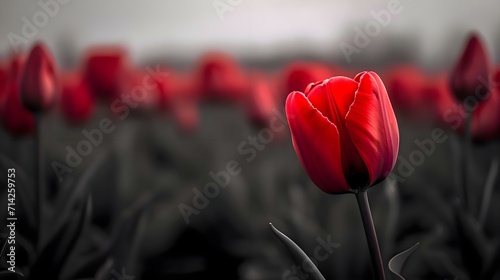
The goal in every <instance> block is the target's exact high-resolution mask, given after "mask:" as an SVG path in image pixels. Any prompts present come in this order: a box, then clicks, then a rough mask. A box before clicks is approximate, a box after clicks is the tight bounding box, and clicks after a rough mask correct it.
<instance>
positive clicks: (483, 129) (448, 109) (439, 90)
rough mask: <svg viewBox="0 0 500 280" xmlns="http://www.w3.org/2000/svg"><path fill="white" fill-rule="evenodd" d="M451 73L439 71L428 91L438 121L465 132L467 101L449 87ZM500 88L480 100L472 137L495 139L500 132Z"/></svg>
mask: <svg viewBox="0 0 500 280" xmlns="http://www.w3.org/2000/svg"><path fill="white" fill-rule="evenodd" d="M448 81H449V78H448V77H447V75H438V76H436V77H435V78H434V79H432V80H431V81H429V83H428V84H427V85H426V86H425V88H424V91H425V94H426V95H427V96H428V99H429V100H430V101H432V103H430V104H432V106H433V109H434V112H435V117H436V119H437V121H438V122H439V123H441V124H443V125H445V126H448V127H450V128H451V129H453V130H456V131H457V132H458V133H464V126H465V115H466V112H465V104H463V103H460V102H458V101H457V100H456V99H455V98H453V94H452V93H451V92H450V89H449V87H448ZM498 108H500V91H499V90H498V89H496V88H495V89H493V90H492V92H491V93H490V94H489V96H488V99H487V100H486V101H484V102H479V103H478V104H477V106H476V108H475V110H474V111H473V113H472V123H471V137H472V140H473V141H475V142H486V141H490V140H493V139H495V138H496V137H498V135H499V133H500V110H498Z"/></svg>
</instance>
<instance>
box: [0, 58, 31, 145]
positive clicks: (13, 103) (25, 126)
mask: <svg viewBox="0 0 500 280" xmlns="http://www.w3.org/2000/svg"><path fill="white" fill-rule="evenodd" d="M23 65H24V60H23V57H22V56H20V55H17V56H15V57H13V58H12V60H11V61H10V64H9V74H10V75H9V77H8V81H7V86H6V93H5V94H6V96H5V99H4V102H3V105H2V106H1V107H0V120H1V121H2V124H3V126H4V127H5V128H6V129H7V130H8V131H10V132H11V133H13V134H15V135H24V134H30V133H33V132H34V130H35V117H34V116H33V114H32V113H31V112H30V111H28V110H27V109H26V108H25V107H24V106H23V105H22V104H21V98H20V94H19V81H20V72H21V71H20V69H21V68H22V67H23Z"/></svg>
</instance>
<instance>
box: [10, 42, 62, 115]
mask: <svg viewBox="0 0 500 280" xmlns="http://www.w3.org/2000/svg"><path fill="white" fill-rule="evenodd" d="M20 91H21V92H20V94H21V101H22V103H23V105H24V106H25V107H26V108H27V109H28V110H30V111H32V112H40V111H45V110H47V109H49V108H50V107H51V106H52V105H53V104H54V102H55V100H56V97H57V94H58V93H59V85H58V81H57V78H56V71H55V67H54V62H53V59H52V57H51V56H50V54H49V51H48V50H47V48H46V47H45V46H44V45H43V44H41V43H38V44H36V45H35V46H34V47H33V49H31V52H30V54H29V57H28V60H27V61H26V64H25V66H24V69H23V73H22V76H21V85H20Z"/></svg>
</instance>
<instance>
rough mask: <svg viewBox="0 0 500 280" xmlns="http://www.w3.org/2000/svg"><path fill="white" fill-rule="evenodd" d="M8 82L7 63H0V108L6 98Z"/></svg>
mask: <svg viewBox="0 0 500 280" xmlns="http://www.w3.org/2000/svg"><path fill="white" fill-rule="evenodd" d="M8 84H9V72H8V69H7V65H3V64H0V108H2V106H3V102H4V101H5V99H6V98H7V88H8Z"/></svg>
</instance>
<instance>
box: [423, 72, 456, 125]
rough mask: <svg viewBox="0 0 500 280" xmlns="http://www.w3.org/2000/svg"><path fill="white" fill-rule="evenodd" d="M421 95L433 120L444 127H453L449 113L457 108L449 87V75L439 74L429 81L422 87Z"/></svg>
mask: <svg viewBox="0 0 500 280" xmlns="http://www.w3.org/2000/svg"><path fill="white" fill-rule="evenodd" d="M422 91H423V95H424V96H425V99H426V100H427V104H429V105H430V106H431V108H432V112H433V114H432V117H433V118H434V120H435V121H436V122H437V123H438V124H441V125H444V126H453V124H452V121H451V120H450V117H449V114H450V112H451V111H452V110H453V109H454V108H456V107H457V106H458V101H457V100H456V99H455V98H454V97H453V94H452V93H451V90H450V87H449V75H446V74H439V75H435V76H434V77H433V78H431V79H429V80H428V81H427V82H426V84H425V85H424V86H423V87H422Z"/></svg>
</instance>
